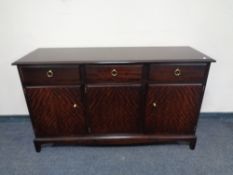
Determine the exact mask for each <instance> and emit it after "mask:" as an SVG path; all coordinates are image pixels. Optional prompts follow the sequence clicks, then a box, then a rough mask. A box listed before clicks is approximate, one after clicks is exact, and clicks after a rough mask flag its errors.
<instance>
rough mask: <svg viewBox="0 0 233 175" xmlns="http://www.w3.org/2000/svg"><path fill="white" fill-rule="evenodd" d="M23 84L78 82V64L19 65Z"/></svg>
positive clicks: (68, 83)
mask: <svg viewBox="0 0 233 175" xmlns="http://www.w3.org/2000/svg"><path fill="white" fill-rule="evenodd" d="M20 72H21V74H22V82H23V83H24V84H25V85H28V86H29V85H71V84H74V85H75V84H79V83H80V74H79V66H77V65H76V66H54V65H50V66H40V67H35V66H24V67H20Z"/></svg>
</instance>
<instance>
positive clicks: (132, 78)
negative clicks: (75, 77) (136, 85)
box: [86, 65, 143, 83]
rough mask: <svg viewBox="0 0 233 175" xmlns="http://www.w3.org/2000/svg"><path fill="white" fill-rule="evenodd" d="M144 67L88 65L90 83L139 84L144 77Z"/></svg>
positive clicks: (87, 74) (87, 75) (87, 71)
mask: <svg viewBox="0 0 233 175" xmlns="http://www.w3.org/2000/svg"><path fill="white" fill-rule="evenodd" d="M142 67H143V66H142V65H88V66H86V79H87V82H88V83H95V82H97V83H99V82H111V83H112V82H138V81H140V80H141V77H142Z"/></svg>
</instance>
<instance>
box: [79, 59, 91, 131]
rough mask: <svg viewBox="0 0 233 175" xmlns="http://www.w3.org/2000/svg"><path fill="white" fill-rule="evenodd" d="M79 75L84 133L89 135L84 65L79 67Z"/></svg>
mask: <svg viewBox="0 0 233 175" xmlns="http://www.w3.org/2000/svg"><path fill="white" fill-rule="evenodd" d="M80 75H81V98H82V103H83V106H84V118H85V122H86V131H87V133H88V134H90V129H89V128H90V118H89V114H88V104H87V95H86V92H85V91H86V89H85V88H87V87H86V70H85V65H83V64H82V65H80Z"/></svg>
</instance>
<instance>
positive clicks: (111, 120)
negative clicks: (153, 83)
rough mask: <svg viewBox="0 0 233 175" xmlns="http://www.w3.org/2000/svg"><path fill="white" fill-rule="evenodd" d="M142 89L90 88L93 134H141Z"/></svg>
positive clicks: (135, 87) (89, 105) (88, 97)
mask: <svg viewBox="0 0 233 175" xmlns="http://www.w3.org/2000/svg"><path fill="white" fill-rule="evenodd" d="M140 87H141V86H140V85H134V86H130V87H128V86H111V87H104V86H102V87H99V86H98V87H95V86H91V87H88V90H87V100H88V113H89V118H90V128H91V131H92V133H95V134H110V133H111V134H117V133H118V134H119V133H121V134H122V133H140V131H141V128H140V122H141V118H140V117H141V116H140V115H139V114H140V106H139V105H140Z"/></svg>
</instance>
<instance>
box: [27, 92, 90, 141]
mask: <svg viewBox="0 0 233 175" xmlns="http://www.w3.org/2000/svg"><path fill="white" fill-rule="evenodd" d="M25 90H26V94H27V98H28V100H29V108H30V109H31V110H30V111H31V114H30V115H31V118H32V120H33V121H34V124H35V132H36V136H37V137H58V136H75V135H80V134H85V133H86V125H85V118H84V115H83V104H82V103H81V99H80V97H81V96H80V89H79V87H66V88H58V87H56V88H53V87H47V88H26V89H25ZM74 104H77V108H74V107H73V105H74Z"/></svg>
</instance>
